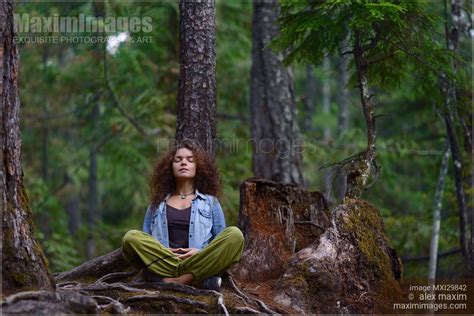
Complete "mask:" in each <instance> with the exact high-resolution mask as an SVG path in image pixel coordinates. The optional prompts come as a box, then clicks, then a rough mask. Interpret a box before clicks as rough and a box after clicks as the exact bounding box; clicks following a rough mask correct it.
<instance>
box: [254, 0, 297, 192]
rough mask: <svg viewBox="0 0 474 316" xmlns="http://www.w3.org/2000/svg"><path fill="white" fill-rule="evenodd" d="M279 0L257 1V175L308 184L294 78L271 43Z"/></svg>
mask: <svg viewBox="0 0 474 316" xmlns="http://www.w3.org/2000/svg"><path fill="white" fill-rule="evenodd" d="M279 11H280V7H279V5H278V1H276V0H264V1H255V2H254V13H253V32H252V33H253V35H252V37H253V48H252V71H251V97H250V104H251V113H252V118H251V136H252V144H253V145H254V152H253V157H252V162H253V172H254V174H255V176H257V177H262V178H266V179H270V180H274V181H279V182H283V183H294V184H298V185H305V181H304V178H303V173H302V158H301V152H300V151H299V150H298V147H297V145H298V144H297V143H296V142H297V137H298V126H297V122H296V107H295V100H294V89H293V78H292V75H291V73H290V71H289V70H288V69H287V68H286V67H285V66H283V64H282V60H283V55H282V54H281V53H274V52H273V51H271V50H270V49H269V48H267V47H266V46H267V44H268V43H270V41H271V40H273V38H274V37H275V36H277V35H278V33H279V27H278V24H277V18H278V14H279Z"/></svg>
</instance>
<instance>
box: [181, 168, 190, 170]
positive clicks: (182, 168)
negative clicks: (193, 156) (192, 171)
mask: <svg viewBox="0 0 474 316" xmlns="http://www.w3.org/2000/svg"><path fill="white" fill-rule="evenodd" d="M179 171H189V170H188V169H186V168H181V169H179Z"/></svg>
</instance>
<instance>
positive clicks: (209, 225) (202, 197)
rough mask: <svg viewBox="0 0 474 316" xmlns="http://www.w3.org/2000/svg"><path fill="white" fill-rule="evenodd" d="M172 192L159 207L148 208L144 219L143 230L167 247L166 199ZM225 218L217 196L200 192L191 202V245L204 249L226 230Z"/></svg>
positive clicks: (191, 246)
mask: <svg viewBox="0 0 474 316" xmlns="http://www.w3.org/2000/svg"><path fill="white" fill-rule="evenodd" d="M169 197H170V194H168V195H167V196H166V198H165V199H164V200H163V201H161V202H160V204H159V205H158V208H156V209H151V207H150V206H148V209H147V211H146V214H145V219H144V221H143V231H144V232H145V233H148V234H150V235H152V236H153V237H154V238H155V239H156V240H158V241H159V242H160V243H161V244H162V245H164V246H165V247H169V235H168V222H167V219H166V201H167V200H168V198H169ZM225 227H226V225H225V218H224V213H223V212H222V207H221V205H220V203H219V201H218V200H217V198H216V197H215V196H212V195H208V194H203V193H200V192H199V191H198V190H196V197H195V198H194V199H193V200H192V202H191V216H190V219H189V247H190V248H197V249H202V248H204V247H205V246H206V245H208V244H209V243H210V242H211V240H213V239H214V238H215V237H216V236H217V235H218V234H219V233H220V232H221V231H223V230H224V228H225Z"/></svg>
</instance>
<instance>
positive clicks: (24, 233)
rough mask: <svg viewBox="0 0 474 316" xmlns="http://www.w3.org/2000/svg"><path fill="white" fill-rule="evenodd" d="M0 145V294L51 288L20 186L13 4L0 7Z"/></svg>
mask: <svg viewBox="0 0 474 316" xmlns="http://www.w3.org/2000/svg"><path fill="white" fill-rule="evenodd" d="M0 31H1V37H0V42H1V43H0V44H1V46H0V47H1V48H0V56H1V60H2V63H1V66H0V67H1V68H0V78H1V80H2V85H1V89H2V90H1V107H2V111H1V114H0V115H1V119H0V120H1V123H2V128H1V134H2V137H1V142H2V155H1V161H2V168H1V169H0V179H1V182H2V183H1V186H0V187H1V194H2V205H1V209H2V239H1V248H2V275H3V278H2V290H3V295H5V294H8V293H13V292H18V291H22V290H26V289H48V290H51V289H53V288H54V286H55V285H54V281H53V279H52V277H51V275H50V273H49V271H48V268H47V262H46V258H45V257H44V255H43V252H42V250H41V248H40V246H39V245H38V244H37V242H36V240H35V238H34V232H33V223H32V214H31V210H30V207H29V201H28V197H27V195H26V191H25V188H24V186H23V171H22V168H21V158H20V156H21V136H20V129H19V120H20V98H19V96H18V85H17V76H18V72H19V61H18V60H19V56H18V50H17V46H16V43H15V41H14V36H15V33H14V22H13V5H12V1H2V2H1V3H0Z"/></svg>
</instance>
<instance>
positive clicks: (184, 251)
mask: <svg viewBox="0 0 474 316" xmlns="http://www.w3.org/2000/svg"><path fill="white" fill-rule="evenodd" d="M170 250H171V252H172V253H175V254H176V255H177V256H178V258H180V259H183V260H184V259H187V258H189V257H191V256H194V255H195V254H197V253H198V252H199V249H196V248H170Z"/></svg>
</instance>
